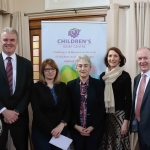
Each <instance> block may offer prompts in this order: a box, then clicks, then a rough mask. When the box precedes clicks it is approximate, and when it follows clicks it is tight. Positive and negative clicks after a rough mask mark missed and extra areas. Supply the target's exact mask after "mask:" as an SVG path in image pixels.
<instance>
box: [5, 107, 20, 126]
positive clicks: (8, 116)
mask: <svg viewBox="0 0 150 150" xmlns="http://www.w3.org/2000/svg"><path fill="white" fill-rule="evenodd" d="M2 115H3V116H4V122H5V123H8V124H12V123H14V122H15V121H17V119H18V116H19V114H18V113H17V112H15V111H14V110H8V109H5V110H4V111H3V112H2Z"/></svg>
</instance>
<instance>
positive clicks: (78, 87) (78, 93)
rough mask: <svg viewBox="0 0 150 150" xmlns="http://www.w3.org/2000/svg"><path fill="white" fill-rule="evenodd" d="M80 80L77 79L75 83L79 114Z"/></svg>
mask: <svg viewBox="0 0 150 150" xmlns="http://www.w3.org/2000/svg"><path fill="white" fill-rule="evenodd" d="M79 83H80V79H79V78H77V79H76V81H75V96H77V108H78V112H80V102H81V97H80V84H79Z"/></svg>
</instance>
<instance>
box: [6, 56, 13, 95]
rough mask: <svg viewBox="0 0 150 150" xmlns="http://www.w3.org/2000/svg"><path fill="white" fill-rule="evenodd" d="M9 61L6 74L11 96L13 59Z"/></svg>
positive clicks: (9, 58) (8, 58)
mask: <svg viewBox="0 0 150 150" xmlns="http://www.w3.org/2000/svg"><path fill="white" fill-rule="evenodd" d="M6 59H7V60H8V62H7V66H6V74H7V79H8V84H9V90H10V95H12V94H13V87H12V85H13V70H12V63H11V57H7V58H6Z"/></svg>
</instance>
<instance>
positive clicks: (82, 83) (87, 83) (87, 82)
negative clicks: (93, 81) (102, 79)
mask: <svg viewBox="0 0 150 150" xmlns="http://www.w3.org/2000/svg"><path fill="white" fill-rule="evenodd" d="M84 84H85V85H86V86H88V85H89V79H87V80H86V82H82V81H81V80H80V85H84Z"/></svg>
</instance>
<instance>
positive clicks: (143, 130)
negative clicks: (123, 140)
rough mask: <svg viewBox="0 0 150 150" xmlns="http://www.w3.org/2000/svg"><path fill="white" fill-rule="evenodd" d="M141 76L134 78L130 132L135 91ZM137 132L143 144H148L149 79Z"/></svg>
mask: <svg viewBox="0 0 150 150" xmlns="http://www.w3.org/2000/svg"><path fill="white" fill-rule="evenodd" d="M140 78H141V74H139V75H138V76H136V77H135V79H134V90H133V104H132V111H131V123H130V131H131V132H132V122H133V119H134V118H135V98H136V91H137V87H138V84H139V81H140ZM138 125H139V127H138V134H139V136H140V137H141V139H142V140H143V141H144V142H145V144H147V145H149V146H150V81H149V82H148V84H147V87H146V90H145V93H144V97H143V100H142V105H141V110H140V123H139V124H138Z"/></svg>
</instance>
